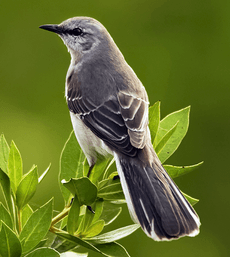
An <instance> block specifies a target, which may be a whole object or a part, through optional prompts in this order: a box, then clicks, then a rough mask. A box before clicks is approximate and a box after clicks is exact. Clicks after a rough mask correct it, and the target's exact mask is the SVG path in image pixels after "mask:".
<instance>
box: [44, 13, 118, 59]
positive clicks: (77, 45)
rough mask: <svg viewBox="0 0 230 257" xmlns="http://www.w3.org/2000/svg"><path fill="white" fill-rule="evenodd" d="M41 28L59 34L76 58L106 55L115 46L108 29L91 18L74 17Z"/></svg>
mask: <svg viewBox="0 0 230 257" xmlns="http://www.w3.org/2000/svg"><path fill="white" fill-rule="evenodd" d="M40 28H42V29H45V30H48V31H52V32H55V33H56V34H58V35H59V36H60V37H61V39H62V40H63V42H64V43H65V45H66V46H67V48H68V50H69V51H70V53H71V55H72V56H76V57H79V56H80V57H82V56H83V55H88V56H93V55H94V54H95V53H104V52H105V51H106V50H108V49H109V48H111V47H114V45H115V43H114V42H113V39H112V38H111V36H110V35H109V33H108V32H107V30H106V28H105V27H104V26H103V25H102V24H101V23H100V22H98V21H97V20H95V19H93V18H89V17H74V18H70V19H68V20H65V21H63V22H62V23H61V24H59V25H42V26H40ZM115 47H116V45H115ZM92 53H93V54H92Z"/></svg>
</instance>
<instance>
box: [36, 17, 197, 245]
mask: <svg viewBox="0 0 230 257" xmlns="http://www.w3.org/2000/svg"><path fill="white" fill-rule="evenodd" d="M40 28H41V29H44V30H48V31H51V32H54V33H56V34H57V35H58V36H60V38H61V39H62V40H63V42H64V44H65V45H66V46H67V49H68V51H69V53H70V55H71V63H70V66H69V69H68V71H67V75H66V83H65V97H66V101H67V105H68V108H69V111H70V117H71V121H72V125H73V130H74V133H75V136H76V138H77V140H78V142H79V145H80V146H81V148H82V150H83V152H84V154H85V156H86V158H87V161H88V163H89V166H90V167H91V168H92V167H93V166H94V165H95V163H96V161H97V156H98V154H101V155H103V156H107V155H113V156H114V159H115V162H116V167H117V172H118V175H119V177H120V181H121V186H122V189H123V192H124V195H125V199H126V202H127V206H128V210H129V213H130V216H131V218H132V219H133V221H134V222H135V223H138V224H140V226H141V228H142V229H143V231H144V232H145V233H146V234H147V236H149V237H150V238H152V239H154V240H155V241H170V240H173V239H178V238H180V237H183V236H190V237H194V236H196V235H197V234H199V227H200V219H199V216H198V215H197V213H196V212H195V210H194V209H193V207H192V206H191V205H190V204H189V202H188V201H187V200H186V198H185V197H184V196H183V194H182V193H181V191H180V190H179V188H178V187H177V185H176V184H175V182H174V181H173V180H172V179H171V178H170V176H169V175H168V173H167V172H166V170H165V169H164V167H163V165H162V164H161V162H160V160H159V158H158V156H157V154H156V152H155V150H154V148H153V146H152V143H151V135H150V130H149V127H148V108H149V99H148V95H147V92H146V90H145V87H144V86H143V84H142V83H141V81H140V80H139V78H138V77H137V75H136V74H135V72H134V71H133V69H132V68H131V67H130V66H129V65H128V63H127V62H126V60H125V58H124V56H123V54H122V53H121V51H120V50H119V48H118V47H117V45H116V43H115V42H114V40H113V38H112V37H111V35H110V34H109V32H108V31H107V29H106V28H105V27H104V26H103V25H102V24H101V23H100V22H99V21H97V20H96V19H94V18H90V17H84V16H80V17H73V18H70V19H67V20H65V21H63V22H62V23H60V24H58V25H57V24H48V25H42V26H40Z"/></svg>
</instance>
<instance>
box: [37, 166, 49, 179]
mask: <svg viewBox="0 0 230 257" xmlns="http://www.w3.org/2000/svg"><path fill="white" fill-rule="evenodd" d="M50 167H51V163H50V164H49V166H48V168H47V169H46V170H45V171H44V172H43V173H42V175H41V176H40V177H39V179H38V183H41V182H42V180H43V179H44V177H45V176H46V174H47V173H48V172H49V170H50Z"/></svg>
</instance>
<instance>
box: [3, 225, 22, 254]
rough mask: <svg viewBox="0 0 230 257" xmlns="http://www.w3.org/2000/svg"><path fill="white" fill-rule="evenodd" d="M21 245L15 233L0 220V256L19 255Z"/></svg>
mask: <svg viewBox="0 0 230 257" xmlns="http://www.w3.org/2000/svg"><path fill="white" fill-rule="evenodd" d="M21 252H22V247H21V244H20V241H19V240H18V238H17V236H16V234H15V233H14V232H13V231H12V230H11V229H10V228H9V227H8V226H7V225H6V224H5V223H4V222H2V229H1V232H0V256H2V257H3V256H4V257H6V256H7V257H20V256H21Z"/></svg>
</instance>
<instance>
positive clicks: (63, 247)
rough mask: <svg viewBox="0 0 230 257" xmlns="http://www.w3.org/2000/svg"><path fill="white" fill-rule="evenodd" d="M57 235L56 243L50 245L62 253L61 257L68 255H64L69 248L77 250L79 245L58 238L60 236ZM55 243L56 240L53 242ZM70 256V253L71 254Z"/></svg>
mask: <svg viewBox="0 0 230 257" xmlns="http://www.w3.org/2000/svg"><path fill="white" fill-rule="evenodd" d="M56 237H57V243H58V244H57V245H55V246H54V245H52V248H54V249H55V250H57V251H58V252H59V253H63V254H62V255H61V256H63V257H68V255H65V253H66V254H67V251H69V250H71V251H73V250H77V249H78V248H79V247H80V245H79V246H76V244H74V243H73V242H70V241H67V240H62V239H61V240H60V238H59V237H58V236H56ZM55 243H56V242H55ZM71 257H72V255H71Z"/></svg>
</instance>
